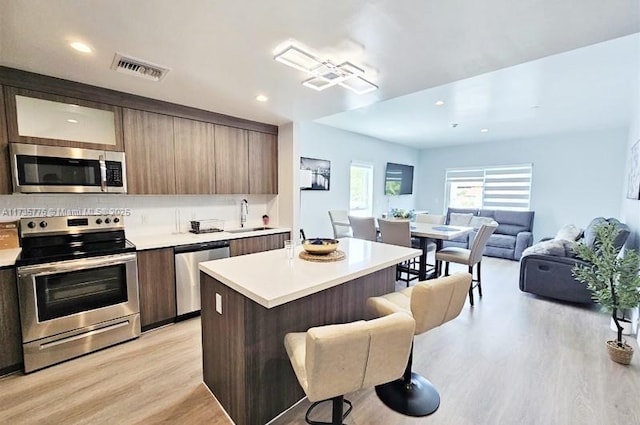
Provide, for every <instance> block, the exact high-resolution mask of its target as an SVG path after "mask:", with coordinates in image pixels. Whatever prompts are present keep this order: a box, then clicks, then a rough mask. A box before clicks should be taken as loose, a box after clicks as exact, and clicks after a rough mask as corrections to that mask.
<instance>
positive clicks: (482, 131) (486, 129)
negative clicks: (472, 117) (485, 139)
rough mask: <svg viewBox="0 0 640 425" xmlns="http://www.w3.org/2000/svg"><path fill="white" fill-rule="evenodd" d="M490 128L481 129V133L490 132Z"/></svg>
mask: <svg viewBox="0 0 640 425" xmlns="http://www.w3.org/2000/svg"><path fill="white" fill-rule="evenodd" d="M488 132H489V129H488V128H481V129H480V133H488Z"/></svg>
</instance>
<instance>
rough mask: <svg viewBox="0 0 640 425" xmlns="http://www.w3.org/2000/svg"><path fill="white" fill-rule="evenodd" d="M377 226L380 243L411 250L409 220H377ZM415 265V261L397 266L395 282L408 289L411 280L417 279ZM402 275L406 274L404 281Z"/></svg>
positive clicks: (408, 261)
mask: <svg viewBox="0 0 640 425" xmlns="http://www.w3.org/2000/svg"><path fill="white" fill-rule="evenodd" d="M378 226H379V227H380V240H381V241H382V243H386V244H390V245H399V246H405V247H407V248H411V227H410V226H411V223H410V222H409V220H389V219H383V218H379V219H378ZM415 265H416V261H415V259H411V260H407V261H405V262H403V263H402V264H399V265H398V266H397V267H396V280H402V281H405V282H406V283H407V287H408V286H409V283H410V282H411V281H412V280H416V279H418V270H417V269H416V268H415ZM402 273H405V274H406V279H404V278H402Z"/></svg>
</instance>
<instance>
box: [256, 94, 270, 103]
mask: <svg viewBox="0 0 640 425" xmlns="http://www.w3.org/2000/svg"><path fill="white" fill-rule="evenodd" d="M256 100H257V101H258V102H266V101H267V100H269V98H268V97H267V96H265V95H263V94H259V95H257V96H256Z"/></svg>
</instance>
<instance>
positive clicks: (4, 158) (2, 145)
mask: <svg viewBox="0 0 640 425" xmlns="http://www.w3.org/2000/svg"><path fill="white" fill-rule="evenodd" d="M3 91H4V88H3V87H2V86H0V195H2V194H7V193H11V173H10V172H9V170H10V169H11V168H10V166H9V145H8V144H7V122H6V121H5V119H4V116H5V114H4V96H3Z"/></svg>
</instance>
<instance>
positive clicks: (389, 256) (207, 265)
mask: <svg viewBox="0 0 640 425" xmlns="http://www.w3.org/2000/svg"><path fill="white" fill-rule="evenodd" d="M338 249H340V250H342V251H344V253H345V254H346V258H345V259H344V260H342V261H336V262H331V263H318V262H311V261H305V260H302V259H300V258H298V253H299V252H300V251H301V250H302V247H301V246H297V247H296V252H295V255H294V258H293V259H291V260H289V259H288V258H287V254H286V251H285V249H284V248H283V249H276V250H273V251H266V252H260V253H257V254H249V255H241V256H238V257H231V258H225V259H221V260H213V261H206V262H203V263H200V270H201V271H203V272H205V273H207V274H208V275H210V276H211V277H213V278H214V279H217V280H218V281H220V282H222V283H224V284H225V285H227V286H229V287H230V288H232V289H234V290H236V291H238V292H239V293H241V294H243V295H244V296H246V297H248V298H250V299H251V300H253V301H255V302H256V303H258V304H260V305H262V306H264V307H266V308H272V307H276V306H278V305H281V304H285V303H287V302H290V301H293V300H296V299H299V298H302V297H305V296H307V295H311V294H314V293H316V292H320V291H322V290H324V289H327V288H331V287H333V286H337V285H340V284H341V283H344V282H348V281H351V280H353V279H356V278H359V277H362V276H366V275H368V274H371V273H373V272H376V271H378V270H382V269H384V268H387V267H390V266H393V265H395V264H398V263H400V262H402V261H404V260H408V259H410V258H414V257H417V256H419V255H420V250H417V249H413V248H404V247H401V246H396V245H387V244H382V243H377V242H369V241H365V240H362V239H352V238H343V239H340V246H339V248H338Z"/></svg>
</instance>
